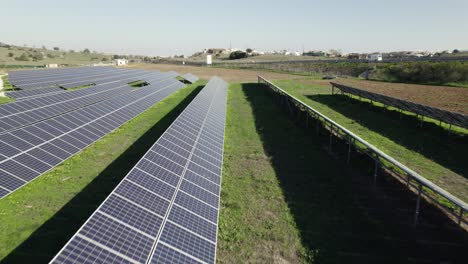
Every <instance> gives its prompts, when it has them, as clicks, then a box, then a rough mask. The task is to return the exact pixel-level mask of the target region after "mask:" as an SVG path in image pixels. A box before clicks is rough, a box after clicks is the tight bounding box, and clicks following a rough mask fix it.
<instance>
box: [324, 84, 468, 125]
mask: <svg viewBox="0 0 468 264" xmlns="http://www.w3.org/2000/svg"><path fill="white" fill-rule="evenodd" d="M330 84H331V85H332V89H333V88H334V87H336V88H338V89H340V90H341V91H342V92H343V93H348V94H353V95H357V96H360V97H363V98H367V99H369V100H371V101H376V102H379V103H382V104H384V105H386V106H393V107H395V108H399V109H401V110H405V111H409V112H413V113H415V114H417V115H420V116H421V117H422V118H423V119H424V117H425V116H426V117H430V118H433V119H435V120H439V121H441V122H445V123H447V124H449V125H450V126H451V125H456V126H459V127H463V128H468V116H467V115H464V114H460V113H456V112H450V111H446V110H442V109H438V108H435V107H431V106H427V105H422V104H417V103H413V102H409V101H405V100H402V99H398V98H394V97H390V96H385V95H381V94H377V93H373V92H368V91H364V90H361V89H358V88H354V87H351V86H347V85H343V84H339V83H334V82H330ZM332 93H333V92H332Z"/></svg>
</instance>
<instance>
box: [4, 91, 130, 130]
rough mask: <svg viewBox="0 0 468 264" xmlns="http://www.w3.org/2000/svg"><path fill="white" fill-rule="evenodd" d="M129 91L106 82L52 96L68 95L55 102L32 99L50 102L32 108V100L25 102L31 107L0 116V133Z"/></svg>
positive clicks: (47, 99)
mask: <svg viewBox="0 0 468 264" xmlns="http://www.w3.org/2000/svg"><path fill="white" fill-rule="evenodd" d="M130 91H132V88H131V87H130V86H128V85H126V84H123V85H122V84H121V85H115V84H111V85H109V84H107V85H100V86H96V87H92V88H89V89H83V90H76V91H71V92H68V93H66V94H63V95H64V96H60V95H59V96H54V97H55V99H57V98H62V99H63V97H68V98H69V99H68V100H56V101H55V102H54V101H51V100H50V99H49V98H39V99H40V100H32V101H44V100H45V101H47V102H49V103H50V104H48V105H45V106H42V107H35V108H32V104H31V103H34V102H27V104H29V106H30V107H31V109H28V110H25V111H22V112H19V113H14V114H11V115H4V116H0V134H2V133H5V131H9V130H12V129H17V128H19V127H23V126H26V125H29V124H32V123H36V122H39V121H41V120H44V119H47V118H50V117H53V116H56V115H60V114H63V113H66V112H69V111H72V110H74V109H78V108H81V107H85V106H86V105H90V104H93V103H96V102H100V101H103V100H107V99H109V98H112V97H114V96H117V95H120V94H124V93H128V92H130ZM42 99H44V100H42ZM53 102H54V103H53Z"/></svg>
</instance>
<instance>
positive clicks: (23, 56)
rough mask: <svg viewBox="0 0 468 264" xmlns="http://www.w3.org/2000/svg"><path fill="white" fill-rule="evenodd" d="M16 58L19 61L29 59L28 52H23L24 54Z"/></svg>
mask: <svg viewBox="0 0 468 264" xmlns="http://www.w3.org/2000/svg"><path fill="white" fill-rule="evenodd" d="M15 60H17V61H28V60H29V56H28V54H26V53H23V54H21V56H19V57H15Z"/></svg>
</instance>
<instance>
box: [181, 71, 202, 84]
mask: <svg viewBox="0 0 468 264" xmlns="http://www.w3.org/2000/svg"><path fill="white" fill-rule="evenodd" d="M182 78H184V79H185V80H187V81H189V82H190V83H194V82H196V81H198V80H199V78H198V76H195V75H193V74H191V73H186V74H184V75H182Z"/></svg>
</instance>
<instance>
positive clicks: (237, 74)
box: [128, 64, 304, 83]
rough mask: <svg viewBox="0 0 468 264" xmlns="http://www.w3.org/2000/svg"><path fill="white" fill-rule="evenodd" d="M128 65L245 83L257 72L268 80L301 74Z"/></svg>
mask: <svg viewBox="0 0 468 264" xmlns="http://www.w3.org/2000/svg"><path fill="white" fill-rule="evenodd" d="M128 67H132V68H140V69H146V70H159V71H176V72H178V73H180V74H185V73H193V74H195V75H197V76H198V77H200V78H202V79H206V80H208V79H210V78H211V77H213V76H215V75H216V76H219V77H221V78H223V79H224V80H226V81H227V82H231V83H247V82H257V74H260V75H262V76H263V77H265V78H267V79H269V80H283V79H300V78H304V77H302V76H297V75H292V74H286V73H275V72H265V71H255V70H238V69H223V68H215V67H198V66H188V65H173V64H136V65H130V66H128Z"/></svg>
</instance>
